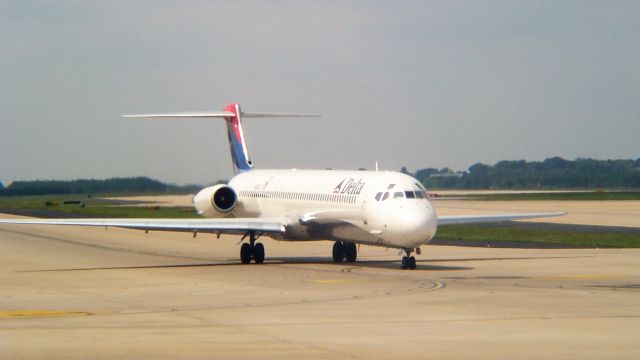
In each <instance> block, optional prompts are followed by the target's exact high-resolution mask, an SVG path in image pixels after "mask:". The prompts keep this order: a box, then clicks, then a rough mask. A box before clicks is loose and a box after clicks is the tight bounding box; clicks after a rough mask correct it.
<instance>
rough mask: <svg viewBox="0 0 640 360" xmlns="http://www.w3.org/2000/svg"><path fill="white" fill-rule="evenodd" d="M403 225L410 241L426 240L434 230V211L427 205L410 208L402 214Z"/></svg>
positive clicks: (431, 235)
mask: <svg viewBox="0 0 640 360" xmlns="http://www.w3.org/2000/svg"><path fill="white" fill-rule="evenodd" d="M404 227H405V230H406V231H407V233H408V234H410V235H409V237H410V238H411V240H412V241H414V242H416V243H418V242H420V243H421V242H425V241H428V240H430V239H431V238H432V237H433V235H434V232H435V213H434V211H433V210H432V209H431V208H427V207H420V208H415V209H411V210H410V211H407V212H406V213H405V214H404Z"/></svg>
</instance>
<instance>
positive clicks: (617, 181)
mask: <svg viewBox="0 0 640 360" xmlns="http://www.w3.org/2000/svg"><path fill="white" fill-rule="evenodd" d="M402 171H404V172H407V173H408V171H407V170H406V168H403V169H402ZM412 175H413V176H415V177H416V178H417V179H418V180H420V181H421V182H422V183H423V184H424V185H425V186H426V187H427V188H436V189H536V188H540V189H556V188H563V189H564V188H566V189H571V188H604V187H607V188H638V187H640V158H639V159H636V160H594V159H580V158H579V159H576V160H573V161H571V160H565V159H563V158H561V157H552V158H548V159H546V160H544V161H531V162H527V161H525V160H517V161H507V160H505V161H500V162H498V163H496V164H495V165H485V164H481V163H477V164H474V165H472V166H471V167H469V169H468V170H467V171H458V172H454V171H452V170H450V169H449V168H443V169H435V168H426V169H421V170H418V171H416V172H415V173H414V174H412Z"/></svg>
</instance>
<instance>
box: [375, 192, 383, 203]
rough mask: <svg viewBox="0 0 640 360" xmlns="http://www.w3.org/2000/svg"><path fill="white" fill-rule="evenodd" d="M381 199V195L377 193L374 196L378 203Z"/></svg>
mask: <svg viewBox="0 0 640 360" xmlns="http://www.w3.org/2000/svg"><path fill="white" fill-rule="evenodd" d="M381 197H382V193H381V192H379V193H377V194H376V201H380V198H381Z"/></svg>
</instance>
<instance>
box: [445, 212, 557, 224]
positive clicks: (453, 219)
mask: <svg viewBox="0 0 640 360" xmlns="http://www.w3.org/2000/svg"><path fill="white" fill-rule="evenodd" d="M566 214H567V213H566V212H556V213H528V214H492V215H446V216H438V225H452V224H475V223H492V222H495V223H499V222H503V221H511V220H524V219H537V218H546V217H556V216H563V215H566Z"/></svg>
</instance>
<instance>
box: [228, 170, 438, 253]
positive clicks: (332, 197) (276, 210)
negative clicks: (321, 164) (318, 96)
mask: <svg viewBox="0 0 640 360" xmlns="http://www.w3.org/2000/svg"><path fill="white" fill-rule="evenodd" d="M229 186H230V187H232V188H233V189H234V190H235V191H236V193H237V195H238V204H237V206H236V208H235V209H234V210H233V213H234V214H235V215H236V216H237V217H258V218H274V219H281V220H283V222H284V223H285V224H287V225H286V232H285V233H284V235H283V236H281V237H280V239H282V240H338V241H349V242H353V243H361V244H370V245H378V246H384V247H394V248H403V249H408V248H411V249H413V248H416V247H418V246H420V245H422V244H425V243H427V242H428V241H429V240H431V239H432V238H433V236H434V235H435V232H436V226H437V217H436V212H435V209H434V207H433V204H432V203H431V201H430V200H429V198H428V196H427V193H426V191H425V189H424V187H422V185H420V183H419V182H418V181H417V180H416V179H414V178H412V177H411V176H408V175H405V174H402V173H398V172H387V171H383V172H377V171H375V172H374V171H338V170H295V169H294V170H251V171H247V172H244V173H241V174H239V175H237V176H235V177H234V178H233V179H232V180H231V181H230V182H229Z"/></svg>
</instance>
